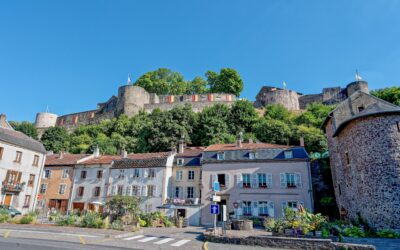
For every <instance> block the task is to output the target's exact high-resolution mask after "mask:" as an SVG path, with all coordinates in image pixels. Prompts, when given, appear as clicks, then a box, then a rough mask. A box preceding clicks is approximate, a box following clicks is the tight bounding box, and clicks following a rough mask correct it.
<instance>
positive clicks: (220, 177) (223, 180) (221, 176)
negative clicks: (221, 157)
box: [217, 174, 226, 188]
mask: <svg viewBox="0 0 400 250" xmlns="http://www.w3.org/2000/svg"><path fill="white" fill-rule="evenodd" d="M217 180H218V182H219V186H220V187H221V188H225V185H226V178H225V174H218V175H217Z"/></svg>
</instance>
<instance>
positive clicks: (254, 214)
mask: <svg viewBox="0 0 400 250" xmlns="http://www.w3.org/2000/svg"><path fill="white" fill-rule="evenodd" d="M257 203H258V202H257V201H254V202H253V206H252V208H251V210H252V211H251V215H252V216H258V206H257V205H258V204H257Z"/></svg>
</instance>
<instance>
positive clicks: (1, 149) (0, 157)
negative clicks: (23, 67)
mask: <svg viewBox="0 0 400 250" xmlns="http://www.w3.org/2000/svg"><path fill="white" fill-rule="evenodd" d="M397 125H398V123H397ZM3 152H4V148H3V147H0V160H1V159H2V158H3Z"/></svg>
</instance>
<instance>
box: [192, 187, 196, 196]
mask: <svg viewBox="0 0 400 250" xmlns="http://www.w3.org/2000/svg"><path fill="white" fill-rule="evenodd" d="M193 198H196V188H195V187H193Z"/></svg>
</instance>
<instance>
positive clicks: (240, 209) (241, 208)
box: [236, 201, 243, 216]
mask: <svg viewBox="0 0 400 250" xmlns="http://www.w3.org/2000/svg"><path fill="white" fill-rule="evenodd" d="M236 202H237V203H238V204H239V206H238V208H237V209H236V213H237V216H242V215H243V204H242V201H236Z"/></svg>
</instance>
